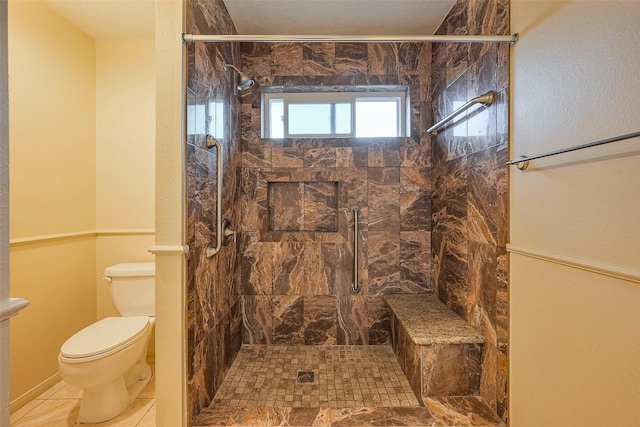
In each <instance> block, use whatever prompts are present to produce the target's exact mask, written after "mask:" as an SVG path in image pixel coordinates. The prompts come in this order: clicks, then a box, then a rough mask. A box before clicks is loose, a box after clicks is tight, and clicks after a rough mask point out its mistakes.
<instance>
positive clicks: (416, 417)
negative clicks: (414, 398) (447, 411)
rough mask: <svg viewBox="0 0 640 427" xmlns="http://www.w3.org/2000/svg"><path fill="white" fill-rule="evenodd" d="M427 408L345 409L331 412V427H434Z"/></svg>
mask: <svg viewBox="0 0 640 427" xmlns="http://www.w3.org/2000/svg"><path fill="white" fill-rule="evenodd" d="M434 425H436V424H435V422H434V419H433V418H432V417H431V414H430V413H429V411H428V410H427V409H425V408H343V409H332V410H331V426H332V427H346V426H413V427H422V426H425V427H426V426H434Z"/></svg>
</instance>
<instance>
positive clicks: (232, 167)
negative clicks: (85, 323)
mask: <svg viewBox="0 0 640 427" xmlns="http://www.w3.org/2000/svg"><path fill="white" fill-rule="evenodd" d="M187 11H188V31H189V32H191V33H194V34H211V33H222V34H232V33H235V28H234V26H233V23H232V22H231V19H230V17H229V15H228V13H227V11H226V8H225V6H224V4H223V2H222V1H221V0H216V1H209V0H207V1H204V0H195V1H190V2H189V3H188V8H187ZM239 59H240V51H239V46H238V45H237V44H236V45H235V46H234V45H232V44H231V43H218V44H205V43H191V44H189V45H188V72H187V78H188V82H187V85H188V91H187V93H188V95H187V103H188V106H189V107H190V108H189V112H188V122H189V123H190V125H189V128H190V129H189V135H188V138H187V145H186V153H185V155H186V163H187V176H186V186H187V216H188V217H187V243H188V245H189V253H188V258H187V268H188V272H187V275H188V276H187V308H186V313H187V319H186V323H187V347H188V348H187V367H188V373H187V375H188V378H187V399H188V411H189V414H188V415H189V419H190V420H194V419H195V418H196V417H197V415H198V414H199V413H200V411H201V410H202V409H203V408H206V407H207V406H208V405H209V403H210V402H211V400H212V399H213V396H214V394H215V392H216V390H217V389H218V387H219V385H220V384H221V383H222V379H223V377H224V374H225V371H226V370H227V369H228V368H229V366H230V365H231V362H232V361H233V358H234V356H235V354H236V353H237V351H238V350H239V348H240V345H241V344H242V340H241V337H240V331H241V323H242V322H241V311H240V308H241V306H240V303H239V301H240V296H239V292H238V289H239V279H240V269H239V261H238V259H239V256H238V247H237V246H233V245H230V246H227V247H223V249H222V251H221V252H220V253H219V254H218V255H216V256H215V257H214V258H212V259H207V258H206V257H205V249H206V247H207V245H208V244H209V243H210V242H211V241H214V240H215V222H216V199H217V197H218V196H219V195H218V194H216V152H215V149H211V150H209V149H207V148H206V146H205V135H206V134H207V133H209V134H212V135H216V136H218V140H219V141H220V142H221V144H222V146H223V150H224V171H225V173H224V199H223V207H224V217H225V218H228V219H230V220H231V222H232V224H234V225H236V224H238V222H239V215H238V211H239V200H240V198H239V193H238V189H239V170H240V161H241V156H240V141H239V128H240V124H239V119H238V117H239V106H240V105H239V103H238V101H237V99H236V96H235V95H234V82H235V77H236V76H235V75H234V74H232V73H228V72H224V71H223V67H222V63H223V60H224V61H227V62H230V63H235V64H239V62H240V61H239ZM212 105H216V106H217V107H218V108H220V107H222V108H224V125H223V128H222V129H216V128H215V126H216V124H215V122H214V121H212V119H211V115H212V114H213V113H212V112H211V111H210V109H211V107H212Z"/></svg>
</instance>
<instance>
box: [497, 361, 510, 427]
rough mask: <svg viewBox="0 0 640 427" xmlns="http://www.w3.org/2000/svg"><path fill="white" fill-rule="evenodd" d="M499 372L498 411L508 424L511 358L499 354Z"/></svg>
mask: <svg viewBox="0 0 640 427" xmlns="http://www.w3.org/2000/svg"><path fill="white" fill-rule="evenodd" d="M497 359H498V372H497V377H496V411H497V413H498V416H499V417H500V418H501V419H502V420H503V421H504V422H505V423H506V422H508V420H509V358H508V357H507V356H506V355H505V354H504V353H502V352H498V353H497Z"/></svg>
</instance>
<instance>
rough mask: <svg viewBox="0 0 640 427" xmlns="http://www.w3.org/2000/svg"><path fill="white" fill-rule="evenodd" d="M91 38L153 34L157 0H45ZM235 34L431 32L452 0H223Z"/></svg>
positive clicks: (390, 33)
mask: <svg viewBox="0 0 640 427" xmlns="http://www.w3.org/2000/svg"><path fill="white" fill-rule="evenodd" d="M44 1H45V3H47V4H48V5H49V6H51V7H52V8H53V9H54V10H56V11H57V12H58V13H60V14H61V15H62V16H64V17H65V18H67V19H68V20H69V21H71V22H73V23H74V24H75V25H76V26H77V27H79V28H80V29H81V30H83V31H84V32H85V33H87V34H89V35H90V36H91V37H93V38H95V39H127V38H152V37H154V36H155V3H156V2H155V0H44ZM224 3H225V5H226V6H227V9H228V10H229V14H230V15H231V19H232V20H233V22H234V23H235V25H236V28H237V30H238V33H239V34H264V35H270V34H271V35H272V34H279V35H349V36H351V35H431V34H433V33H434V32H435V31H436V29H437V28H438V27H439V26H440V23H441V22H442V21H443V20H444V17H445V16H446V15H447V13H448V12H449V10H450V9H451V7H452V6H453V4H454V3H455V0H224Z"/></svg>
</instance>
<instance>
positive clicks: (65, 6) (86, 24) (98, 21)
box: [43, 0, 156, 40]
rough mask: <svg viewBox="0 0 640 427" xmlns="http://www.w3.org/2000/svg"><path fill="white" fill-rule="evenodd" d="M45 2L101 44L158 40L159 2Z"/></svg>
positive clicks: (94, 0) (50, 0)
mask: <svg viewBox="0 0 640 427" xmlns="http://www.w3.org/2000/svg"><path fill="white" fill-rule="evenodd" d="M43 1H44V2H45V3H46V4H48V5H49V6H50V7H51V8H52V9H54V10H55V11H56V12H58V13H59V14H60V15H62V16H64V17H65V18H67V19H68V20H69V21H71V22H72V23H74V24H75V25H76V27H78V28H80V29H81V30H82V31H84V32H85V33H87V34H89V35H90V36H91V37H93V38H94V39H97V40H101V39H137V38H154V37H155V29H156V2H155V0H43Z"/></svg>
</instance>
